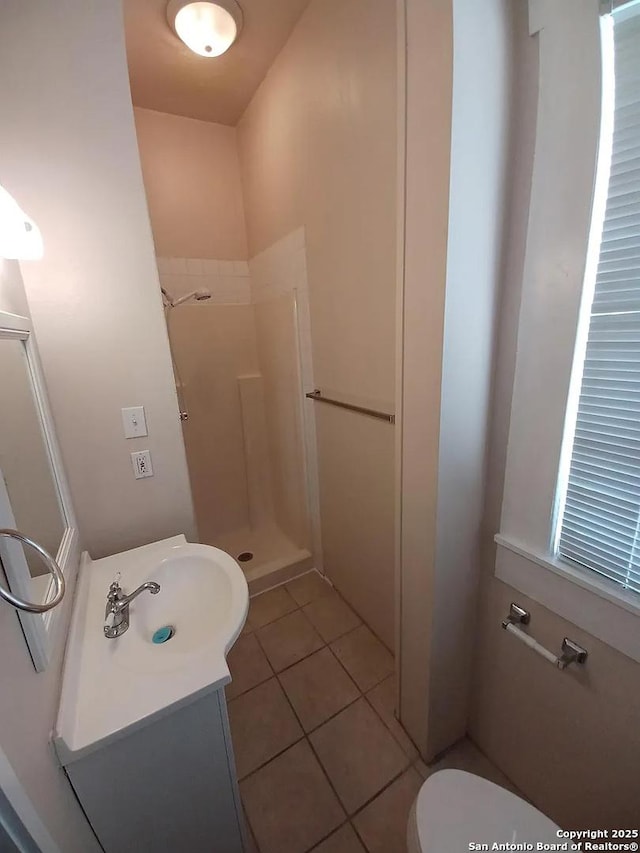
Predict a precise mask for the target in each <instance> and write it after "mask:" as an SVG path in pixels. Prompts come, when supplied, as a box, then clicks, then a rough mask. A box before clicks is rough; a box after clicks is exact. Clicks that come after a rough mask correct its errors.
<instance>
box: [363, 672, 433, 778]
mask: <svg viewBox="0 0 640 853" xmlns="http://www.w3.org/2000/svg"><path fill="white" fill-rule="evenodd" d="M392 675H393V673H392V674H391V675H387V676H386V678H383V679H382V681H379V682H378V684H377V685H375V687H372V688H371V689H370V690H367V692H366V693H364V694H363V696H364V698H365V699H366V700H367V702H368V703H369V705H370V706H371V709H372V710H373V712H374V713H375V715H376V716H377V717H378V719H379V720H380V721H381V722H382V724H383V725H384V727H385V728H386V729H387V731H388V732H389V734H390V735H391V736H392V737H393V739H394V740H395V742H396V743H397V744H398V746H399V747H400V749H401V750H402V751H403V752H404V754H405V755H406V756H407V758H408V759H409V761H410V762H411V764H412V765H413V763H414V762H415V761H417V759H418V758H420V751H419V750H418V747H417V746H416V745H415V743H414V742H413V741H412V740H411V738H410V737H409V735H408V734H407V733H406V731H405V730H404V726H403V725H402V723H401V722H400V720H398V719H396V717H395V716H394V720H395V721H396V722H397V724H398V725H399V726H400V728H401V729H402V731H403V733H404V734H405V735H406V737H407V740H408V741H409V743H410V744H411V745H412V746H413V748H414V749H415V751H416V754H417V757H413V756H411V755H409V753H408V752H407V750H406V749H405V748H404V747H403V746H402V744H401V743H400V740H399V739H398V738H397V737H396V735H395V733H394V731H393V729H392V728H391V726H390V725H389V724H388V723H387V721H386V720H385V719H384V717H383V716H382V714H381V713H380V712H379V711H378V709H377V708H376V707H375V705H374V704H373V702H372V701H371V699H369V693H371V691H372V690H375V689H376V687H379V686H380V685H381V684H382V682H383V681H386V680H387V678H391V677H392Z"/></svg>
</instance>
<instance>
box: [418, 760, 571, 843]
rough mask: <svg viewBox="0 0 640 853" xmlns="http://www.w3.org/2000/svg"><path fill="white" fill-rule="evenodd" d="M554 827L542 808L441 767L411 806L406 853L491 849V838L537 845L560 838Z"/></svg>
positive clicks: (475, 779)
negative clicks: (485, 845)
mask: <svg viewBox="0 0 640 853" xmlns="http://www.w3.org/2000/svg"><path fill="white" fill-rule="evenodd" d="M558 830H559V827H558V826H556V824H555V823H553V822H552V821H550V820H549V818H548V817H545V816H544V815H543V814H542V812H539V811H538V810H537V809H534V807H533V806H530V805H529V804H528V803H526V802H525V801H524V800H521V799H520V797H516V796H515V794H512V793H510V792H509V791H505V789H504V788H500V787H499V786H498V785H494V784H493V782H488V781H487V780H486V779H482V778H481V777H480V776H474V775H473V774H472V773H466V772H464V771H462V770H440V771H439V772H437V773H434V774H433V776H430V777H429V778H428V779H427V781H426V782H425V783H424V785H423V786H422V787H421V788H420V791H419V793H418V797H417V799H416V801H415V803H414V804H413V808H412V809H411V814H410V815H409V825H408V827H407V850H408V853H452V851H464V850H473V849H476V850H482V849H489V850H491V845H492V844H493V843H494V842H498V843H508V844H514V843H520V844H527V843H529V844H533V845H534V846H533V849H535V845H536V844H537V843H538V842H543V843H547V844H553V843H555V844H558V843H559V842H561V841H563V840H564V839H562V838H560V837H559V836H558ZM471 844H474V845H475V844H478V845H482V844H488V845H489V846H488V848H486V847H485V848H483V847H482V846H478V847H472V846H470V845H471ZM514 849H527V848H526V847H525V848H514ZM547 849H553V847H551V848H547Z"/></svg>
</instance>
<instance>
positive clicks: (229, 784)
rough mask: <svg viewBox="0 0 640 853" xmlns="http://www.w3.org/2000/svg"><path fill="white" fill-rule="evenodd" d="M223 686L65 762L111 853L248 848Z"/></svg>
mask: <svg viewBox="0 0 640 853" xmlns="http://www.w3.org/2000/svg"><path fill="white" fill-rule="evenodd" d="M227 732H228V728H227V714H226V704H225V699H224V691H219V692H217V693H212V694H210V695H209V696H205V697H204V698H202V699H199V700H197V701H196V702H194V703H192V704H190V705H187V706H186V707H184V708H181V709H180V710H178V711H175V712H173V713H170V714H169V715H168V716H167V717H165V718H164V719H161V720H158V721H157V722H155V723H151V724H150V725H148V726H145V727H144V728H141V729H140V730H139V731H136V732H134V733H133V734H131V735H128V736H126V737H124V738H122V740H119V741H116V742H114V743H111V744H109V745H108V746H105V747H104V748H102V749H98V750H97V751H96V752H94V753H92V754H91V755H88V756H86V757H85V758H81V759H80V760H79V761H76V762H73V763H71V764H69V765H68V766H67V767H66V771H67V773H68V775H69V778H70V779H71V783H72V784H73V787H74V789H75V792H76V794H77V796H78V799H79V800H80V802H81V804H82V807H83V808H84V810H85V812H86V814H87V817H88V818H89V821H90V823H91V825H92V827H93V829H94V831H95V833H96V835H97V837H98V840H99V841H100V843H101V844H102V846H103V848H104V850H105V853H176V851H182V850H184V851H187V850H188V851H189V853H242V850H243V843H242V836H243V828H242V827H243V824H242V821H243V817H242V814H241V813H240V801H239V797H238V793H237V782H236V779H235V769H234V762H233V755H232V754H231V753H230V752H229V751H228V750H229V749H230V744H228V742H227Z"/></svg>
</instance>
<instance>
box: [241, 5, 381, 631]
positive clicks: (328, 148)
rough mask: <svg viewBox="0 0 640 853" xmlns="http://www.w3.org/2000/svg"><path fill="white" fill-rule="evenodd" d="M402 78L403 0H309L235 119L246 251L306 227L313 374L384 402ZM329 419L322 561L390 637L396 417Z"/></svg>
mask: <svg viewBox="0 0 640 853" xmlns="http://www.w3.org/2000/svg"><path fill="white" fill-rule="evenodd" d="M396 85H397V73H396V4H395V0H346V2H345V0H312V2H311V3H310V5H309V7H308V8H307V10H306V11H305V13H304V14H303V16H302V18H301V19H300V21H299V22H298V24H297V26H296V28H295V29H294V31H293V33H292V35H291V37H290V39H289V41H288V43H287V44H286V45H285V47H284V48H283V50H282V52H281V53H280V55H279V56H278V58H277V59H276V61H275V63H274V65H273V66H272V68H271V69H270V71H269V73H268V75H267V77H266V79H265V81H264V82H263V83H262V85H261V87H260V89H259V90H258V92H257V93H256V95H255V97H254V99H253V100H252V102H251V104H250V105H249V107H248V109H247V111H246V113H245V115H244V116H243V118H242V120H241V121H240V124H239V126H238V138H239V145H240V162H241V169H242V181H243V190H244V200H245V212H246V220H247V234H248V242H249V254H250V255H251V256H253V255H255V254H256V253H258V252H260V251H262V250H264V249H266V248H267V247H268V246H271V245H272V244H273V243H275V242H276V241H277V240H278V239H280V238H282V237H284V236H285V235H286V234H289V233H290V232H292V231H294V230H295V229H297V228H299V227H300V226H303V225H304V226H305V228H306V238H307V267H308V280H309V298H310V303H311V323H312V336H313V357H314V370H315V379H316V383H317V384H318V386H319V387H320V388H322V389H323V390H324V391H325V392H327V393H332V392H333V393H336V394H341V395H342V396H343V397H344V398H346V399H351V400H356V401H362V402H367V403H369V404H370V405H372V406H374V407H377V408H383V409H388V408H393V400H394V372H395V349H394V347H395V277H396V266H395V264H396ZM318 430H319V438H318V448H319V470H320V496H321V515H322V536H323V544H324V549H325V569H326V571H327V573H328V575H329V576H330V578H331V579H332V580H333V581H334V583H335V584H336V585H337V586H338V588H339V589H340V590H341V591H342V592H343V593H344V595H345V596H346V597H347V598H348V599H349V601H350V602H351V603H352V604H353V605H354V607H355V608H356V609H357V610H358V611H359V612H360V613H361V614H362V616H363V617H364V618H365V619H366V620H367V621H369V622H370V624H371V625H372V627H373V628H374V629H375V630H376V631H377V632H378V633H379V634H380V636H381V637H382V639H383V640H384V641H385V642H386V643H387V644H388V645H390V646H391V645H392V644H393V608H392V607H390V606H389V602H390V601H392V600H393V535H394V534H393V520H394V499H393V486H394V482H393V428H392V427H389V426H385V425H383V424H381V423H378V422H376V421H372V420H368V419H366V418H360V419H357V418H356V419H355V420H354V416H353V415H350V414H348V413H346V412H337V411H333V412H331V413H328V412H324V413H323V414H322V415H321V416H320V415H319V417H318ZM381 432H382V435H381ZM344 459H346V460H349V468H348V470H345V469H344V468H342V467H341V460H344ZM347 481H348V483H349V491H350V492H351V490H355V491H356V492H357V493H358V494H359V495H360V496H361V498H362V500H363V504H362V505H361V506H360V507H359V508H358V511H357V512H354V511H353V506H352V505H350V504H349V503H348V501H347V500H346V499H345V494H346V492H345V488H344V486H345V485H346V484H347ZM368 510H370V511H368ZM347 517H349V518H350V519H351V523H350V525H349V526H348V529H345V524H344V520H345V518H347ZM372 518H375V519H376V522H377V524H376V526H375V527H373V525H372V524H371V519H372Z"/></svg>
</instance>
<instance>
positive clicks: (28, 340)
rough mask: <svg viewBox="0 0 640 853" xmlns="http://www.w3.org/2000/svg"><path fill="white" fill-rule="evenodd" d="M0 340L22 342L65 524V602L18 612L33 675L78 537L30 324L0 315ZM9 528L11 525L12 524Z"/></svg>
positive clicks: (52, 638)
mask: <svg viewBox="0 0 640 853" xmlns="http://www.w3.org/2000/svg"><path fill="white" fill-rule="evenodd" d="M0 338H18V339H19V340H22V341H23V342H24V345H25V351H26V355H27V364H28V366H29V371H30V375H31V376H30V378H31V383H32V386H33V391H34V398H35V404H36V407H37V410H38V413H39V415H40V421H41V426H42V432H43V436H44V440H45V444H46V446H47V450H48V452H49V459H50V463H51V468H52V471H53V475H54V478H55V481H56V487H57V489H58V495H59V499H60V507H61V510H62V514H63V517H64V521H65V529H64V533H63V535H62V539H61V542H60V547H59V548H58V553H57V554H56V555H55V559H56V562H57V563H58V565H59V566H60V569H61V570H62V573H63V575H64V577H65V581H66V582H67V596H69V599H67V598H65V600H63V601H62V602H61V603H60V605H59V606H58V607H54V608H53V609H52V610H49V611H48V612H47V613H44V614H42V615H40V614H35V613H26V612H22V611H18V617H19V619H20V624H21V625H22V630H23V632H24V635H25V640H26V642H27V646H28V648H29V652H30V654H31V658H32V660H33V665H34V667H35V669H36V671H37V672H43V671H44V670H45V669H46V668H47V666H48V664H49V662H50V660H51V658H52V654H53V650H54V649H55V648H56V644H57V642H58V640H59V633H60V625H61V624H62V622H63V620H62V614H63V613H64V612H66V609H67V607H69V606H70V605H69V600H70V599H71V598H72V597H73V588H74V584H75V577H76V573H77V570H78V566H79V564H80V554H81V546H80V537H79V533H78V526H77V523H76V517H75V513H74V510H73V503H72V501H71V492H70V490H69V485H68V483H67V478H66V474H65V471H64V466H63V463H62V454H61V452H60V448H59V445H58V439H57V437H56V433H55V427H54V422H53V416H52V414H51V408H50V406H49V399H48V396H47V391H46V386H45V382H44V376H43V372H42V367H41V364H40V358H39V355H38V350H37V345H36V341H35V338H34V334H33V326H32V323H31V320H30V319H29V318H28V317H24V316H21V315H19V314H11V313H8V312H6V311H0ZM13 524H14V525H15V521H14V522H13ZM5 568H6V573H7V581H8V582H9V585H10V586H11V585H12V584H13V583H15V578H12V577H11V574H12V573H11V564H9V566H7V567H5ZM52 589H53V585H52V583H51V582H50V583H49V586H48V587H47V593H46V597H45V600H48V598H49V597H50V595H51V594H52Z"/></svg>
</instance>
